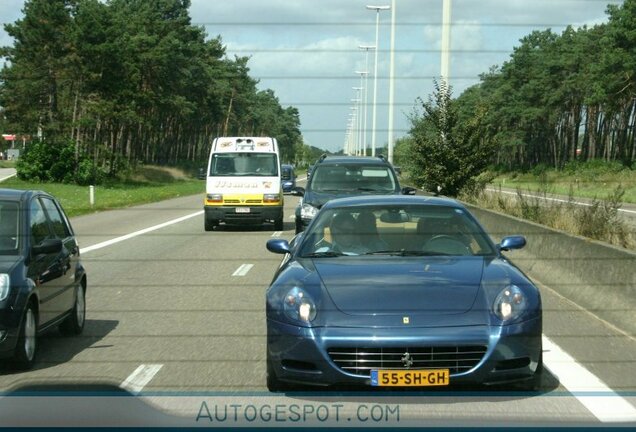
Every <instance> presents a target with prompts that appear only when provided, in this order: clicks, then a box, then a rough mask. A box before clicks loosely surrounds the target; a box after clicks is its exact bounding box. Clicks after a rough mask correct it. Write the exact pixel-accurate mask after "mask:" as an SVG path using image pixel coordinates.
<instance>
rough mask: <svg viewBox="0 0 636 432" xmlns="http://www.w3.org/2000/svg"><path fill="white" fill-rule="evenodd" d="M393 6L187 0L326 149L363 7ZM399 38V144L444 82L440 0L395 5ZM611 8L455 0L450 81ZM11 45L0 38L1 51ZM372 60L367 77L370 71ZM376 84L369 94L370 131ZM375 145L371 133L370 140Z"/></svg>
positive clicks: (383, 112)
mask: <svg viewBox="0 0 636 432" xmlns="http://www.w3.org/2000/svg"><path fill="white" fill-rule="evenodd" d="M390 3H391V1H390V0H377V1H376V0H374V1H371V0H231V1H220V0H192V7H191V9H190V15H191V17H192V21H193V24H195V25H202V26H205V28H206V31H207V33H208V35H209V36H211V37H213V36H216V35H221V37H222V38H223V41H224V43H225V45H226V46H227V52H228V55H230V56H233V55H234V54H237V55H240V56H251V60H250V62H249V66H250V68H251V75H252V76H253V77H255V78H258V79H260V84H259V88H262V89H265V88H270V89H272V90H274V92H275V93H276V95H277V96H278V98H279V99H280V102H281V104H282V105H283V106H288V105H293V106H296V107H297V108H298V109H299V111H300V119H301V123H302V124H301V130H302V132H303V136H304V139H305V142H307V143H308V144H311V145H314V146H316V147H321V148H325V149H329V150H339V149H341V148H342V147H343V143H344V138H345V131H346V127H347V120H348V117H349V112H350V107H351V106H352V104H353V102H351V99H353V98H355V97H356V90H354V89H352V87H357V86H359V85H360V78H359V75H356V74H355V71H360V70H365V69H366V66H365V53H364V51H361V50H359V49H358V46H359V45H374V43H375V18H376V15H375V14H376V12H375V11H369V10H367V9H366V8H365V5H367V4H374V5H382V4H387V5H388V4H390ZM396 3H397V6H396V24H397V25H396V40H395V47H396V53H395V75H396V81H395V133H394V135H395V137H396V138H399V137H400V136H403V135H405V134H406V133H407V132H408V129H409V121H408V118H407V116H408V115H409V114H410V113H411V112H412V111H413V108H414V107H415V104H416V98H417V97H421V98H423V99H426V98H427V97H428V95H429V94H430V92H431V90H432V84H433V79H434V78H436V77H438V76H439V74H440V52H439V49H440V46H441V17H442V0H397V1H396ZM608 3H615V4H620V3H622V1H620V0H616V1H610V0H453V1H452V21H453V26H452V33H451V50H452V57H451V67H450V83H451V85H452V86H453V89H454V91H453V93H454V94H455V95H456V96H457V95H459V94H460V93H461V92H462V91H463V90H464V89H466V88H467V87H469V86H470V85H473V84H475V83H477V82H478V75H479V74H480V73H483V72H486V71H487V70H488V68H489V67H490V66H492V65H496V64H497V65H501V64H502V63H503V62H504V61H506V60H507V59H508V57H509V56H510V53H511V52H512V49H513V47H515V46H517V45H518V41H519V39H520V38H521V37H523V36H524V35H526V34H528V33H530V32H531V31H533V30H542V29H546V28H552V29H553V30H554V31H557V32H561V31H562V30H563V28H564V27H565V26H566V25H568V24H572V25H575V26H580V25H583V24H587V25H588V26H590V25H593V24H597V23H601V22H605V21H606V20H607V18H606V14H605V9H606V7H607V4H608ZM23 4H24V0H0V17H1V20H2V21H3V22H13V21H15V20H16V19H19V18H20V16H21V9H22V7H23ZM390 17H391V12H390V11H386V12H380V27H379V51H378V57H379V58H378V109H377V138H376V140H377V144H378V145H379V146H382V145H384V144H385V143H386V141H387V130H386V129H387V118H388V79H387V78H388V73H389V52H388V48H389V43H390V26H389V24H390ZM10 44H12V40H11V38H9V37H8V36H7V35H6V33H4V31H0V45H10ZM373 56H374V54H373V52H370V53H369V62H368V69H369V70H370V71H373V60H374V57H373ZM372 80H373V78H372V77H370V78H369V81H368V85H367V89H368V103H369V105H368V119H367V126H368V129H370V128H371V112H372V109H371V103H372V99H373V82H372ZM367 142H368V143H370V142H371V133H370V132H369V133H367Z"/></svg>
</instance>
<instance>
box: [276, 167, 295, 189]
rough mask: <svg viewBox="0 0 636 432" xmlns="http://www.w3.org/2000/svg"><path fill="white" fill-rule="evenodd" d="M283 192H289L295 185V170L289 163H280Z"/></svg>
mask: <svg viewBox="0 0 636 432" xmlns="http://www.w3.org/2000/svg"><path fill="white" fill-rule="evenodd" d="M280 180H281V186H282V188H283V193H289V192H291V191H292V190H294V188H295V187H296V172H295V171H294V167H293V166H291V165H282V166H281V171H280Z"/></svg>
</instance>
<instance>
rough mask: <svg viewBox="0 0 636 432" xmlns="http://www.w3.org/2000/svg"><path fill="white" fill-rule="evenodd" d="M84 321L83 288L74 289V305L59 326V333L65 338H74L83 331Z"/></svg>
mask: <svg viewBox="0 0 636 432" xmlns="http://www.w3.org/2000/svg"><path fill="white" fill-rule="evenodd" d="M85 321H86V297H85V292H84V287H83V286H82V285H81V284H80V285H78V286H77V288H75V304H74V305H73V310H72V311H71V314H70V315H69V316H68V317H67V318H66V319H65V320H64V321H63V322H62V324H60V332H61V333H62V334H63V335H67V336H76V335H79V334H81V333H82V331H84V322H85Z"/></svg>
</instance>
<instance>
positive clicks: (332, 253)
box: [302, 251, 345, 258]
mask: <svg viewBox="0 0 636 432" xmlns="http://www.w3.org/2000/svg"><path fill="white" fill-rule="evenodd" d="M339 256H345V254H343V253H342V252H336V251H325V252H312V253H310V254H306V255H303V256H302V257H303V258H332V257H339Z"/></svg>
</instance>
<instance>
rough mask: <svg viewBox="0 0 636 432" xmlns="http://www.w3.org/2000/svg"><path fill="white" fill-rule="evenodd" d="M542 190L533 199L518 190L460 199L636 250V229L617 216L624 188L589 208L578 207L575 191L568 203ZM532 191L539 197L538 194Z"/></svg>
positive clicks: (610, 193)
mask: <svg viewBox="0 0 636 432" xmlns="http://www.w3.org/2000/svg"><path fill="white" fill-rule="evenodd" d="M539 190H540V194H539V196H530V197H528V196H525V192H526V191H524V190H522V189H521V188H517V193H516V196H510V195H505V194H502V193H491V192H487V191H484V190H481V191H472V192H471V193H469V194H464V195H462V196H461V197H460V198H461V199H462V200H464V201H467V202H470V203H472V204H475V205H477V206H479V207H482V208H488V209H492V210H497V211H500V212H503V213H506V214H509V215H512V216H516V217H519V218H521V219H526V220H530V221H533V222H536V223H539V224H542V225H546V226H549V227H552V228H556V229H559V230H562V231H565V232H569V233H571V234H576V235H581V236H583V237H588V238H591V239H594V240H600V241H603V242H606V243H610V244H613V245H615V246H620V247H623V248H626V249H632V250H636V235H635V234H636V233H635V232H634V228H633V227H632V226H630V225H629V224H628V223H627V222H625V221H624V220H623V219H621V218H620V216H619V215H618V209H620V207H621V202H623V201H624V193H625V191H624V189H623V188H622V187H621V186H617V187H616V188H615V189H614V190H613V191H611V192H609V194H607V195H606V196H605V198H604V199H598V198H594V199H593V200H592V201H591V203H590V205H589V206H580V205H577V204H575V203H574V195H573V192H572V190H570V191H569V193H568V199H567V200H566V202H555V201H546V200H544V199H543V198H545V197H547V196H548V195H549V194H551V193H553V191H552V190H551V189H550V188H548V187H546V186H545V184H543V186H542V188H540V189H539ZM528 192H530V191H528ZM532 192H533V193H535V194H536V191H532Z"/></svg>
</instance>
